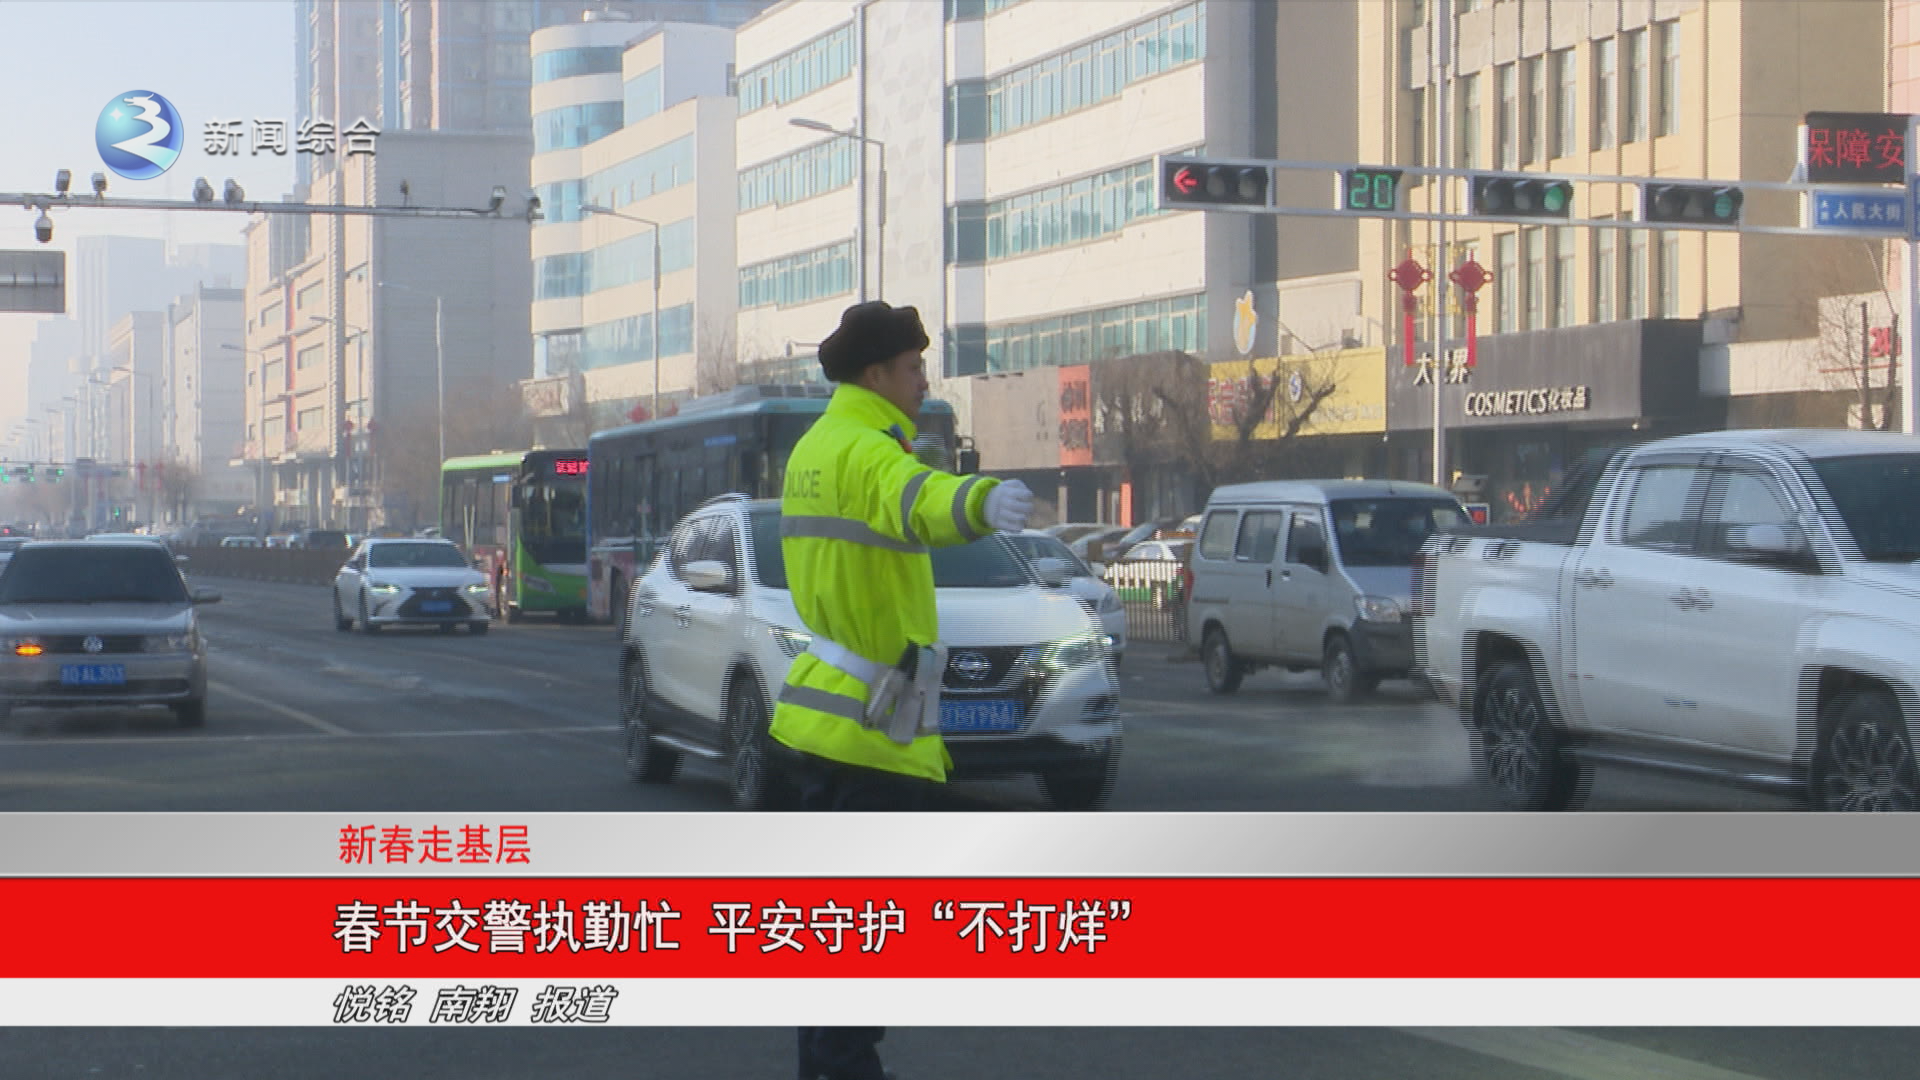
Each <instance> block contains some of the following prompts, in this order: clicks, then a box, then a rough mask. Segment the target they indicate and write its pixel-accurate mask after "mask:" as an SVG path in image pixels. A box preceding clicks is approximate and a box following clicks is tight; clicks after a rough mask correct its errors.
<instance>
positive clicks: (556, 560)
mask: <svg viewBox="0 0 1920 1080" xmlns="http://www.w3.org/2000/svg"><path fill="white" fill-rule="evenodd" d="M440 535H442V536H444V537H446V538H447V539H449V540H452V541H453V542H454V543H456V544H459V545H460V546H461V547H463V548H465V549H466V551H467V553H468V556H469V557H470V558H471V559H472V560H473V565H474V567H475V568H476V569H478V570H480V571H481V572H482V573H484V574H486V575H487V578H488V580H490V581H492V582H493V612H494V615H495V617H497V618H505V619H506V620H507V621H508V622H518V621H520V617H521V616H522V615H524V614H525V613H527V612H529V611H538V612H551V613H553V614H554V615H556V616H558V617H559V618H560V619H562V620H565V621H569V622H573V621H579V620H582V619H584V618H585V616H586V610H587V452H586V451H585V450H516V451H512V452H509V453H499V454H478V455H474V456H472V457H456V458H448V459H447V460H446V461H445V462H444V463H442V464H441V466H440Z"/></svg>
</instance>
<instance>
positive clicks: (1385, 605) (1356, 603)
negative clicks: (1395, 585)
mask: <svg viewBox="0 0 1920 1080" xmlns="http://www.w3.org/2000/svg"><path fill="white" fill-rule="evenodd" d="M1353 610H1354V613H1355V614H1357V615H1359V616H1360V618H1361V619H1363V620H1365V621H1367V622H1399V621H1400V603H1399V601H1397V600H1394V599H1392V598H1391V597H1386V596H1356V597H1354V598H1353Z"/></svg>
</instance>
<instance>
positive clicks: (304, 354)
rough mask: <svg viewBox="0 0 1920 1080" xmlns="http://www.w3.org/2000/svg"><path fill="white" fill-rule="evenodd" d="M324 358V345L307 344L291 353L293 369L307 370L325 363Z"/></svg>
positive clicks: (325, 348)
mask: <svg viewBox="0 0 1920 1080" xmlns="http://www.w3.org/2000/svg"><path fill="white" fill-rule="evenodd" d="M326 360H327V347H326V346H325V345H309V346H307V347H306V348H304V349H301V350H300V351H299V352H297V353H294V354H293V367H294V370H295V371H308V370H311V369H313V368H317V367H319V366H320V365H321V364H324V363H326Z"/></svg>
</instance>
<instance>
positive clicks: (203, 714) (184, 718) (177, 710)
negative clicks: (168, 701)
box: [173, 698, 207, 727]
mask: <svg viewBox="0 0 1920 1080" xmlns="http://www.w3.org/2000/svg"><path fill="white" fill-rule="evenodd" d="M173 718H174V719H175V720H176V721H178V722H179V724H180V726H181V727H205V726H206V725H207V699H206V698H194V699H193V700H191V701H183V702H181V703H179V704H178V705H175V706H174V707H173Z"/></svg>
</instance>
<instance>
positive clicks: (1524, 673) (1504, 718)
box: [1473, 660, 1592, 810]
mask: <svg viewBox="0 0 1920 1080" xmlns="http://www.w3.org/2000/svg"><path fill="white" fill-rule="evenodd" d="M1474 729H1475V730H1474V735H1473V755H1474V767H1475V771H1477V772H1479V773H1480V774H1481V778H1482V779H1483V780H1484V781H1485V782H1486V784H1487V785H1488V786H1489V787H1491V788H1493V790H1494V793H1495V794H1496V795H1498V796H1499V797H1500V801H1501V802H1502V803H1504V804H1505V805H1506V806H1507V808H1508V809H1511V810H1570V809H1573V808H1574V807H1575V806H1577V805H1578V804H1579V803H1580V802H1581V801H1582V800H1583V799H1584V798H1585V796H1586V792H1587V788H1588V786H1589V785H1590V784H1591V782H1592V770H1591V769H1590V768H1589V767H1587V766H1583V765H1581V764H1579V763H1577V762H1575V761H1572V760H1571V759H1570V758H1569V757H1568V755H1567V753H1566V745H1565V739H1564V738H1563V737H1562V735H1561V734H1560V731H1559V729H1557V728H1555V727H1554V726H1553V721H1552V720H1550V719H1549V718H1548V717H1547V707H1546V702H1545V701H1543V700H1542V699H1541V697H1540V690H1539V687H1538V686H1537V685H1536V684H1535V683H1534V678H1533V671H1532V669H1531V668H1529V667H1528V666H1527V665H1526V664H1524V663H1521V662H1520V661H1517V660H1503V661H1501V662H1499V663H1497V664H1495V665H1494V667H1493V670H1492V671H1490V672H1489V673H1488V675H1487V679H1486V681H1485V682H1484V683H1482V684H1481V689H1480V693H1479V696H1478V699H1477V700H1476V701H1475V703H1474Z"/></svg>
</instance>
